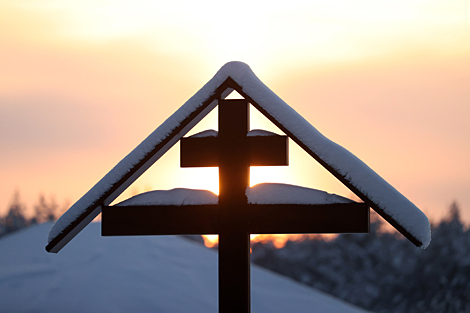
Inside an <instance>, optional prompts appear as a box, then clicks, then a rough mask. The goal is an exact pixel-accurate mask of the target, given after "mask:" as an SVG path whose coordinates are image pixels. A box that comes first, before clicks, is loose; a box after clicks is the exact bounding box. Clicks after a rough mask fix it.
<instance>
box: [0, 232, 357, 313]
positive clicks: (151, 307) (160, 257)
mask: <svg viewBox="0 0 470 313" xmlns="http://www.w3.org/2000/svg"><path fill="white" fill-rule="evenodd" d="M50 227H51V224H42V225H38V226H34V227H31V228H28V229H25V230H22V231H19V232H17V233H14V234H12V235H9V236H6V237H3V238H1V239H0V312H100V313H101V312H131V311H132V312H150V311H151V312H168V313H171V312H175V313H176V312H178V313H181V312H193V313H199V312H201V313H202V312H204V313H207V312H214V313H215V312H217V253H216V252H215V251H212V250H208V249H206V248H204V247H202V246H200V245H198V244H196V243H192V242H190V241H187V240H185V239H181V238H180V237H173V236H158V237H156V236H154V237H112V238H111V237H101V236H100V230H101V225H100V224H99V223H92V224H90V225H89V226H88V227H86V228H85V229H84V230H83V231H82V233H81V234H80V236H77V237H76V238H75V239H74V240H72V241H71V242H70V244H69V245H68V246H67V247H66V248H65V249H63V250H62V251H61V252H60V253H58V254H49V253H47V252H46V251H45V250H44V244H45V241H46V238H47V234H48V232H49V229H50ZM252 312H253V313H257V312H269V313H276V312H279V313H281V312H282V313H287V312H296V313H302V312H326V313H328V312H346V313H349V312H351V313H352V312H364V311H362V310H360V309H357V308H355V307H353V306H351V305H349V304H346V303H344V302H341V301H340V300H337V299H334V298H332V297H330V296H328V295H325V294H323V293H321V292H319V291H316V290H313V289H309V288H307V287H304V286H302V285H299V284H297V283H295V282H293V281H291V280H289V279H287V278H284V277H281V276H278V275H275V274H273V273H271V272H268V271H266V270H264V269H261V268H258V267H256V266H252Z"/></svg>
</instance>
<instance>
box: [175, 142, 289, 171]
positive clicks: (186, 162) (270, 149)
mask: <svg viewBox="0 0 470 313" xmlns="http://www.w3.org/2000/svg"><path fill="white" fill-rule="evenodd" d="M246 142H247V145H248V151H249V152H248V153H249V160H250V166H278V165H289V138H288V137H287V136H280V135H275V136H250V137H246ZM218 151H219V146H218V137H187V138H181V139H180V166H181V167H217V166H219V153H218Z"/></svg>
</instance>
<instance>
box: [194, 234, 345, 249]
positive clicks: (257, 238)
mask: <svg viewBox="0 0 470 313" xmlns="http://www.w3.org/2000/svg"><path fill="white" fill-rule="evenodd" d="M337 236H338V235H336V234H277V235H271V234H269V235H251V236H250V241H251V243H252V244H253V243H257V242H260V243H263V244H267V243H272V244H273V246H274V247H275V248H276V249H281V248H283V247H284V246H285V245H286V244H287V242H288V241H294V242H300V241H304V240H333V239H335V238H336V237H337ZM202 238H203V239H204V245H205V246H206V247H208V248H214V247H217V245H218V244H219V236H218V235H202Z"/></svg>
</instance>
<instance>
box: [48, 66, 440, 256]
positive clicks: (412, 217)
mask: <svg viewBox="0 0 470 313" xmlns="http://www.w3.org/2000/svg"><path fill="white" fill-rule="evenodd" d="M230 88H234V89H236V90H237V91H238V92H239V93H240V94H242V95H243V96H244V97H245V98H246V99H248V100H250V102H251V103H252V104H253V105H254V106H255V107H257V109H258V110H260V111H261V112H262V113H263V114H265V115H266V116H267V117H268V118H269V119H270V120H271V121H272V122H274V123H275V124H276V125H277V126H278V127H279V128H280V129H281V130H282V131H284V132H285V133H286V134H287V135H288V136H289V137H291V138H292V139H293V140H294V141H295V142H296V143H297V144H299V145H300V146H301V147H302V148H304V150H306V151H307V152H308V153H309V154H310V155H311V156H312V157H314V158H315V159H317V161H319V162H320V163H321V164H322V165H323V166H325V167H326V168H327V169H328V170H329V171H330V172H331V173H332V174H333V175H335V176H336V177H337V178H338V179H340V180H341V181H342V182H343V183H344V184H345V185H346V186H347V187H348V188H350V189H351V190H352V191H353V192H355V193H356V194H357V195H358V196H359V197H361V198H362V199H363V200H364V201H365V202H367V203H368V204H369V205H371V206H372V207H373V208H374V209H375V210H376V211H377V212H378V213H379V214H380V215H382V216H383V217H384V218H385V219H386V220H387V221H389V222H390V223H391V224H392V225H393V226H394V227H395V228H397V229H398V230H399V231H400V232H401V233H402V234H404V235H405V236H406V237H407V238H408V239H410V240H412V241H413V242H414V243H415V244H416V245H418V246H422V247H426V246H428V245H429V243H430V241H431V234H430V225H429V221H428V219H427V217H426V216H425V215H424V214H423V213H422V212H421V211H420V210H419V209H418V208H417V207H416V206H415V205H414V204H413V203H411V202H410V201H409V200H408V199H406V198H405V197H404V196H403V195H402V194H400V193H399V192H398V191H397V190H396V189H395V188H393V187H392V186H391V185H390V184H388V183H387V182H386V181H385V180H383V179H382V178H381V177H380V176H379V175H377V174H376V173H375V172H374V171H373V170H371V169H370V168H369V167H368V166H367V165H366V164H364V162H362V161H361V160H359V159H358V158H357V157H355V156H354V155H353V154H351V153H350V152H349V151H347V150H346V149H344V148H342V147H341V146H339V145H337V144H336V143H334V142H332V141H330V140H329V139H327V138H326V137H325V136H323V135H322V134H321V133H320V132H318V131H317V130H316V129H315V128H314V127H313V126H312V125H310V123H308V122H307V121H306V120H305V119H304V118H303V117H302V116H301V115H299V114H298V113H297V112H296V111H295V110H294V109H292V108H291V107H290V106H289V105H287V104H286V103H285V102H284V101H283V100H282V99H281V98H279V97H278V96H277V95H276V94H275V93H274V92H272V91H271V90H270V89H269V88H268V87H267V86H266V85H264V83H263V82H261V81H260V80H259V79H258V77H256V75H255V74H254V73H253V71H252V70H251V69H250V67H249V66H248V65H246V64H244V63H241V62H229V63H227V64H225V65H224V66H223V67H222V68H221V69H220V70H219V71H218V72H217V73H216V75H215V76H214V77H213V78H212V79H211V80H210V81H209V82H208V83H207V84H206V85H204V87H202V88H201V89H200V90H199V91H198V92H197V93H196V94H195V95H194V96H193V97H191V98H190V99H189V100H188V101H187V102H186V103H185V104H184V105H183V106H182V107H181V108H179V109H178V110H177V111H176V112H175V113H174V114H173V115H171V116H170V117H169V118H168V119H167V120H166V121H165V122H164V123H163V124H162V125H160V126H159V127H158V128H157V129H156V130H155V131H154V132H153V133H151V134H150V135H149V136H148V137H147V139H145V140H144V141H143V142H142V143H141V144H139V145H138V146H137V147H136V148H135V149H134V150H133V151H132V152H131V153H129V155H127V156H126V157H125V158H124V159H123V160H122V161H121V162H119V163H118V164H117V165H116V166H115V167H114V168H113V169H112V170H111V171H110V172H109V173H108V174H106V175H105V176H104V177H103V178H102V179H101V180H100V181H99V182H98V183H97V184H96V185H95V186H93V187H92V188H91V189H90V190H89V191H88V192H87V193H86V194H85V195H84V196H83V197H82V198H80V200H78V201H77V202H76V203H75V204H74V205H73V206H72V207H71V208H70V209H69V210H68V211H67V212H66V213H65V214H64V215H62V216H61V218H60V219H59V220H58V221H57V222H56V223H55V224H54V226H53V227H52V228H51V231H50V233H49V238H48V243H49V244H48V246H47V247H46V250H47V251H49V252H58V251H59V250H60V249H61V248H62V247H63V246H64V245H65V244H66V243H67V242H68V241H70V240H71V239H72V238H73V236H75V235H76V234H77V233H78V232H79V231H80V230H81V229H83V227H85V226H86V225H87V224H88V223H89V222H91V220H92V218H91V219H90V216H96V215H98V214H99V212H100V211H101V206H102V205H108V204H109V203H111V202H112V201H113V200H114V199H115V198H116V197H117V196H118V195H119V194H120V193H121V192H122V191H124V190H125V189H126V188H127V187H128V186H129V185H130V184H131V183H132V182H133V181H134V180H135V179H136V178H137V177H139V176H140V175H141V174H142V173H143V172H144V171H145V170H146V169H147V168H148V167H150V166H151V165H152V164H153V163H154V162H155V161H156V160H158V158H160V157H161V156H162V155H163V154H164V153H165V152H166V151H168V149H169V148H171V146H173V145H174V144H175V143H176V142H177V141H178V140H179V139H180V138H181V137H182V136H184V135H185V134H186V133H187V132H188V131H189V130H190V129H191V128H192V127H193V126H194V125H195V124H196V123H197V122H198V121H199V120H201V119H202V118H203V117H204V116H205V115H206V114H207V113H209V112H210V110H212V108H213V107H215V105H216V104H217V103H216V102H214V100H217V98H218V97H220V95H221V94H222V98H223V97H224V95H227V94H228V93H230V92H231V91H232V89H230Z"/></svg>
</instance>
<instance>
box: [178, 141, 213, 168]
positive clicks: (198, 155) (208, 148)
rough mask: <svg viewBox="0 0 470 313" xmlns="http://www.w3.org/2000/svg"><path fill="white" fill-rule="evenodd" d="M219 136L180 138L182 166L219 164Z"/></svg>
mask: <svg viewBox="0 0 470 313" xmlns="http://www.w3.org/2000/svg"><path fill="white" fill-rule="evenodd" d="M217 142H218V138H217V137H188V138H181V139H180V166H181V167H216V166H219V147H218V145H217Z"/></svg>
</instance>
